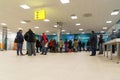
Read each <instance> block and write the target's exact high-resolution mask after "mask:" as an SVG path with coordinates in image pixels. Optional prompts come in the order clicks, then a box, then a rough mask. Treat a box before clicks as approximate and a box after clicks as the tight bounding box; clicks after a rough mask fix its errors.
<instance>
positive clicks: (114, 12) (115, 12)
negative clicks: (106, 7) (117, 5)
mask: <svg viewBox="0 0 120 80" xmlns="http://www.w3.org/2000/svg"><path fill="white" fill-rule="evenodd" d="M118 14H119V10H114V11H113V12H112V13H111V15H112V16H115V15H118Z"/></svg>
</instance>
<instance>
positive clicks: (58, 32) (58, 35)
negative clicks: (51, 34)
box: [57, 28, 61, 42]
mask: <svg viewBox="0 0 120 80" xmlns="http://www.w3.org/2000/svg"><path fill="white" fill-rule="evenodd" d="M60 36H61V29H60V28H59V29H58V30H57V37H58V42H59V41H60Z"/></svg>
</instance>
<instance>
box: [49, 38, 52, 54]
mask: <svg viewBox="0 0 120 80" xmlns="http://www.w3.org/2000/svg"><path fill="white" fill-rule="evenodd" d="M52 47H53V40H52V39H51V40H50V42H49V48H50V52H52Z"/></svg>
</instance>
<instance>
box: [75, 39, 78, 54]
mask: <svg viewBox="0 0 120 80" xmlns="http://www.w3.org/2000/svg"><path fill="white" fill-rule="evenodd" d="M74 50H75V52H77V51H78V41H77V39H75V40H74Z"/></svg>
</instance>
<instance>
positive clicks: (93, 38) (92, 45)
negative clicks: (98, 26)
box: [90, 31, 97, 56]
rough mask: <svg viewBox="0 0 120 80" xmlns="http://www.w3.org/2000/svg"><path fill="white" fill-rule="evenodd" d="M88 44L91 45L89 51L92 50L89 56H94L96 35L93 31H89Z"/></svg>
mask: <svg viewBox="0 0 120 80" xmlns="http://www.w3.org/2000/svg"><path fill="white" fill-rule="evenodd" d="M90 45H91V51H92V54H91V55H90V56H95V55H96V49H97V35H96V34H95V32H94V31H91V36H90Z"/></svg>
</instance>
